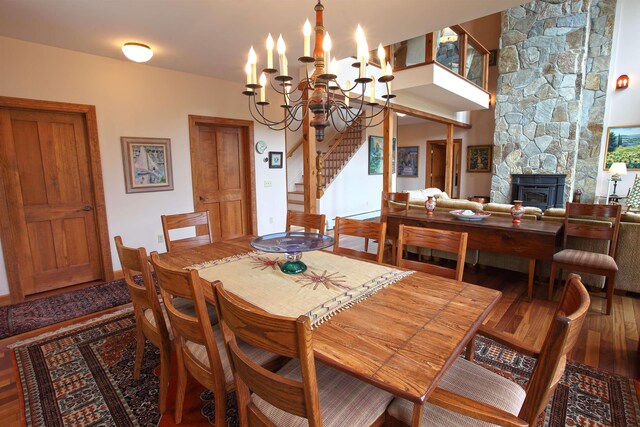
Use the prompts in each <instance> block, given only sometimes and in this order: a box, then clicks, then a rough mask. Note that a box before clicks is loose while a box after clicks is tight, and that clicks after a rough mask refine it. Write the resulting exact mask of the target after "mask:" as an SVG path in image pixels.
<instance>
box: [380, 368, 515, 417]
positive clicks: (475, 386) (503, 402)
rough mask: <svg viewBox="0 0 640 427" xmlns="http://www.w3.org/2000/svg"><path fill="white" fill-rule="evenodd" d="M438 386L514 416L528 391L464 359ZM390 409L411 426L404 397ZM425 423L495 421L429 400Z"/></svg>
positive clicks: (408, 404) (446, 374)
mask: <svg viewBox="0 0 640 427" xmlns="http://www.w3.org/2000/svg"><path fill="white" fill-rule="evenodd" d="M438 386H439V387H440V388H442V389H445V390H448V391H452V392H454V393H456V394H459V395H461V396H464V397H468V398H470V399H473V400H477V401H479V402H482V403H486V404H489V405H491V406H494V407H496V408H498V409H502V410H503V411H506V412H509V413H510V414H513V415H515V416H517V415H518V412H519V411H520V408H521V407H522V403H523V402H524V398H525V397H526V392H525V390H524V389H523V388H522V387H520V386H519V385H518V384H516V383H514V382H513V381H509V380H508V379H506V378H504V377H501V376H500V375H498V374H495V373H493V372H492V371H489V370H488V369H486V368H483V367H482V366H480V365H478V364H476V363H474V362H470V361H468V360H465V359H458V360H456V361H455V363H454V364H453V365H452V366H451V368H450V369H449V370H448V371H447V372H446V373H445V374H444V377H442V380H441V381H440V383H438ZM388 411H389V414H390V415H391V416H392V417H393V418H395V419H398V420H400V421H402V422H404V423H405V424H407V425H411V416H412V413H413V403H411V402H409V401H408V400H405V399H401V398H396V399H394V401H393V402H392V403H391V405H390V406H389V409H388ZM422 425H424V426H427V425H430V426H438V427H471V426H473V427H489V426H493V425H494V424H491V423H487V422H483V421H479V420H477V419H474V418H470V417H467V416H465V415H462V414H459V413H456V412H452V411H448V410H446V409H444V408H441V407H439V406H436V405H433V404H430V403H428V402H427V403H426V404H425V407H424V411H423V414H422Z"/></svg>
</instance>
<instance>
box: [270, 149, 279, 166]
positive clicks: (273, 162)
mask: <svg viewBox="0 0 640 427" xmlns="http://www.w3.org/2000/svg"><path fill="white" fill-rule="evenodd" d="M269 169H282V151H269Z"/></svg>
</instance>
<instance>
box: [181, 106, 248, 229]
mask: <svg viewBox="0 0 640 427" xmlns="http://www.w3.org/2000/svg"><path fill="white" fill-rule="evenodd" d="M199 124H203V125H213V126H227V127H234V128H240V130H241V131H242V134H243V136H244V137H245V138H246V139H247V143H248V146H247V147H246V150H247V152H248V154H249V155H248V156H246V157H245V159H246V160H245V162H246V164H245V166H246V167H247V171H248V172H249V176H247V177H245V178H247V182H248V183H249V185H247V193H248V194H247V196H248V197H249V205H250V209H249V215H250V216H251V218H250V219H249V225H250V233H251V234H253V235H257V234H258V215H257V209H256V206H257V205H256V171H255V167H254V165H255V152H254V150H253V121H252V120H242V119H229V118H224V117H210V116H197V115H192V114H189V151H190V152H191V180H192V181H191V192H192V193H193V206H194V208H195V206H196V204H197V203H198V201H197V200H196V198H197V195H196V192H195V189H196V187H195V183H196V175H195V168H194V167H193V165H194V163H195V160H196V159H194V156H195V151H194V147H195V145H196V143H197V142H198V141H197V137H198V135H197V127H198V125H199Z"/></svg>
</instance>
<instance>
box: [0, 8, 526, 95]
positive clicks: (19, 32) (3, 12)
mask: <svg viewBox="0 0 640 427" xmlns="http://www.w3.org/2000/svg"><path fill="white" fill-rule="evenodd" d="M523 2H524V1H523V0H395V1H392V2H390V1H388V0H384V1H383V0H324V1H323V4H324V5H325V8H326V9H325V27H326V28H327V30H328V31H329V33H330V34H331V38H332V40H333V45H334V50H333V52H334V54H335V55H336V56H337V57H338V58H341V57H346V56H349V55H353V54H355V41H354V34H355V29H356V26H357V24H358V23H360V24H361V25H362V27H363V28H364V30H365V33H366V35H367V41H368V42H369V46H370V47H371V48H372V49H373V48H374V47H375V46H377V45H378V43H380V42H381V43H382V44H389V43H393V42H397V41H401V40H406V39H408V38H411V37H415V36H417V35H420V34H425V33H427V32H430V31H433V30H436V29H439V28H443V27H446V26H448V25H452V24H457V23H461V22H465V21H468V20H471V19H474V18H478V17H481V16H486V15H489V14H491V13H495V12H498V11H502V10H505V9H507V8H509V7H511V6H514V5H516V4H520V3H523ZM315 3H316V2H315V0H271V1H266V0H0V36H6V37H12V38H17V39H21V40H27V41H32V42H36V43H42V44H46V45H50V46H56V47H61V48H64V49H70V50H75V51H80V52H86V53H91V54H95V55H101V56H106V57H111V58H117V59H122V60H124V57H123V55H122V53H121V51H120V47H121V45H122V44H123V43H124V42H127V41H137V42H141V43H146V44H148V45H150V46H151V47H152V48H153V50H154V52H155V55H154V57H153V58H152V59H151V61H150V62H149V64H150V65H153V66H157V67H163V68H169V69H174V70H179V71H186V72H189V73H195V74H201V75H207V76H212V77H218V78H222V79H226V80H234V81H238V82H241V81H242V80H243V78H244V74H243V73H244V64H245V63H246V60H247V59H246V55H247V52H248V50H249V47H250V46H251V45H254V46H255V47H256V51H257V52H258V56H259V61H261V62H260V63H259V64H260V66H262V67H264V66H266V64H265V63H264V62H265V61H266V59H265V56H266V54H265V52H264V48H263V46H264V40H265V38H266V35H267V33H268V32H271V33H272V35H273V36H274V38H277V36H278V34H280V33H282V34H283V37H284V38H285V42H287V56H288V58H289V63H290V64H293V63H294V62H295V60H296V58H297V57H298V56H301V54H302V24H303V23H304V20H305V19H306V18H309V20H310V21H311V23H312V24H313V22H314V15H313V14H314V11H313V7H314V5H315ZM390 6H392V7H390ZM2 60H3V61H5V60H8V59H7V58H3V59H2Z"/></svg>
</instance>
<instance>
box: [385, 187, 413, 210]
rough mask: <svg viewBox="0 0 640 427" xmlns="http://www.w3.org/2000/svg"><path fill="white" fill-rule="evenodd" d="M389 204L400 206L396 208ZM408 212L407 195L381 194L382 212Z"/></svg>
mask: <svg viewBox="0 0 640 427" xmlns="http://www.w3.org/2000/svg"><path fill="white" fill-rule="evenodd" d="M389 202H395V203H397V204H402V205H403V206H398V205H394V204H391V203H389ZM407 210H409V193H389V192H386V191H383V192H382V212H401V211H407Z"/></svg>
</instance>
